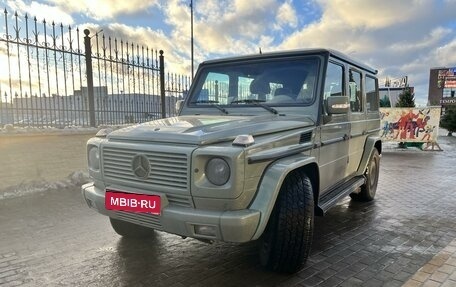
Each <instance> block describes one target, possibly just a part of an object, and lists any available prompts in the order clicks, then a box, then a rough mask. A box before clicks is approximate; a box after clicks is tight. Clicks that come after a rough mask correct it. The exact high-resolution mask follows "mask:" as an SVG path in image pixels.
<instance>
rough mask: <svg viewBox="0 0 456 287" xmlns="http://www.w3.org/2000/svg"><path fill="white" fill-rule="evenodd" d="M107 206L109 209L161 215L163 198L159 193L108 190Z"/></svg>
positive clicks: (106, 196)
mask: <svg viewBox="0 0 456 287" xmlns="http://www.w3.org/2000/svg"><path fill="white" fill-rule="evenodd" d="M105 207H106V209H108V210H119V211H130V212H143V213H152V214H158V215H160V210H161V208H160V207H161V200H160V196H158V195H148V194H137V193H128V192H121V191H116V190H106V195H105Z"/></svg>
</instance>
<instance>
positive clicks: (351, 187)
mask: <svg viewBox="0 0 456 287" xmlns="http://www.w3.org/2000/svg"><path fill="white" fill-rule="evenodd" d="M365 182H366V178H365V177H364V176H363V175H361V176H357V177H354V178H352V179H350V180H349V181H347V182H346V183H344V184H342V185H341V186H339V187H338V188H335V189H333V190H330V191H328V192H327V193H325V194H324V195H323V196H322V197H321V198H320V200H319V201H318V205H317V207H316V210H315V215H318V216H323V215H325V213H326V212H327V211H328V210H329V209H330V208H331V207H333V206H334V205H336V204H337V203H338V202H339V201H340V200H341V199H342V198H344V197H346V196H347V195H349V194H350V193H352V192H355V191H356V189H358V188H359V187H360V186H361V185H363V184H364V183H365Z"/></svg>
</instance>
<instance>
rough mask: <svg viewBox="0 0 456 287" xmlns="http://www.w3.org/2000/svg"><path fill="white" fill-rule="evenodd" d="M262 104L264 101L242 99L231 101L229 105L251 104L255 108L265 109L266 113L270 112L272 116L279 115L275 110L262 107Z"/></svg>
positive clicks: (265, 106)
mask: <svg viewBox="0 0 456 287" xmlns="http://www.w3.org/2000/svg"><path fill="white" fill-rule="evenodd" d="M263 102H265V101H264V100H255V99H244V100H236V101H232V102H231V103H230V104H239V103H245V104H253V105H255V106H258V107H262V108H263V109H265V110H267V111H270V112H271V113H273V114H274V115H277V114H278V113H279V112H278V111H277V110H276V109H274V108H272V107H270V106H267V105H263V104H262V103H263Z"/></svg>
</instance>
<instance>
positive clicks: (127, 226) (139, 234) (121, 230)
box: [109, 217, 154, 238]
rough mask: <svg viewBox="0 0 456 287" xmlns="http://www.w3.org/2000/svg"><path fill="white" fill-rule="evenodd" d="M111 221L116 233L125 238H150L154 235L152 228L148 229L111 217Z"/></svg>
mask: <svg viewBox="0 0 456 287" xmlns="http://www.w3.org/2000/svg"><path fill="white" fill-rule="evenodd" d="M109 221H110V222H111V226H112V228H113V229H114V231H115V232H116V233H117V234H119V235H121V236H122V237H125V238H148V237H152V236H153V235H154V230H153V229H152V228H147V227H144V226H140V225H137V224H133V223H130V222H126V221H123V220H118V219H115V218H112V217H110V218H109Z"/></svg>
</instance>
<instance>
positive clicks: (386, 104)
mask: <svg viewBox="0 0 456 287" xmlns="http://www.w3.org/2000/svg"><path fill="white" fill-rule="evenodd" d="M380 107H381V108H391V102H390V99H389V98H388V97H387V96H386V95H385V96H383V98H381V99H380Z"/></svg>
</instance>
